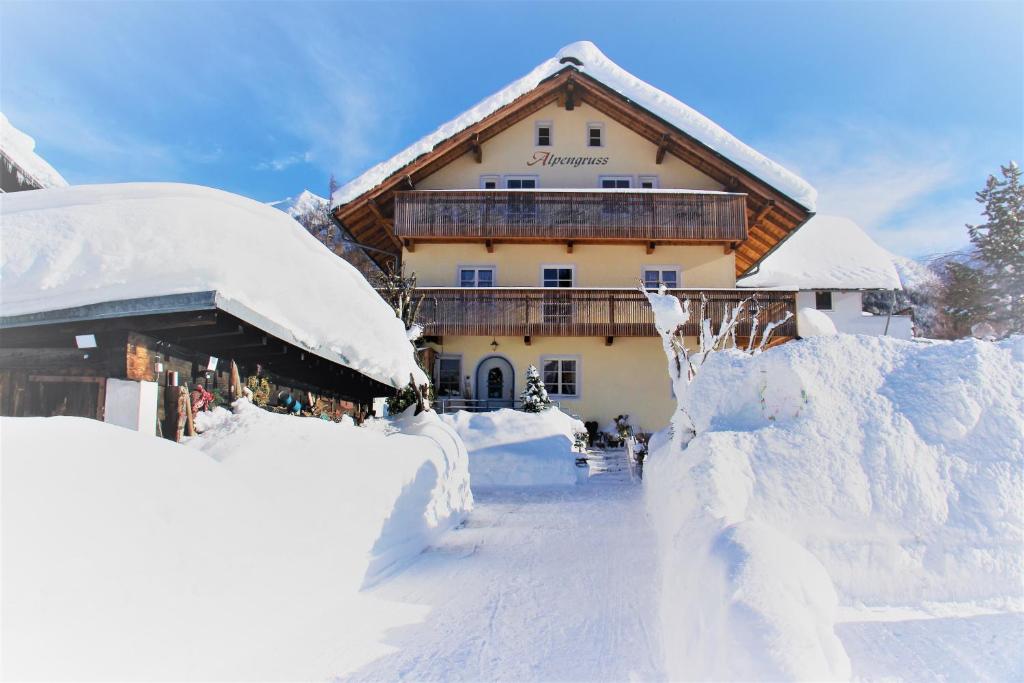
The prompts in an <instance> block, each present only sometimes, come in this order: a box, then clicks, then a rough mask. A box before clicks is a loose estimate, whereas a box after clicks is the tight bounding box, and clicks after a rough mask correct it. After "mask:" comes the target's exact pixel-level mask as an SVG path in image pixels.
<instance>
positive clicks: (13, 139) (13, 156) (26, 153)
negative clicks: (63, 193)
mask: <svg viewBox="0 0 1024 683" xmlns="http://www.w3.org/2000/svg"><path fill="white" fill-rule="evenodd" d="M0 151H3V153H4V155H5V156H6V157H7V158H8V159H10V160H11V161H13V162H14V163H15V164H17V165H18V169H17V171H16V172H20V173H24V174H28V175H29V176H31V178H32V179H33V180H35V181H36V183H38V184H39V185H42V186H43V187H44V188H45V187H67V184H68V181H66V180H64V176H62V175H61V174H60V173H58V172H57V169H55V168H54V167H53V166H50V164H49V163H48V162H47V161H46V160H45V159H43V158H42V157H41V156H39V155H38V154H36V141H35V140H33V139H32V138H31V137H30V136H29V135H26V134H25V133H23V132H22V131H20V130H18V129H17V128H15V127H14V126H13V125H12V124H11V122H10V121H8V120H7V117H6V116H4V114H3V113H0Z"/></svg>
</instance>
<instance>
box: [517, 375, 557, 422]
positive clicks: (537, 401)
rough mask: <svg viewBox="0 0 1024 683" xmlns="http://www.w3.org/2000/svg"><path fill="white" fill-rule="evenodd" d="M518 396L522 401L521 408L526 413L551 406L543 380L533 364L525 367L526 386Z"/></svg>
mask: <svg viewBox="0 0 1024 683" xmlns="http://www.w3.org/2000/svg"><path fill="white" fill-rule="evenodd" d="M519 398H521V399H522V401H523V407H522V410H523V412H526V413H539V412H542V411H545V410H547V409H548V408H550V407H551V399H550V398H548V390H547V388H546V387H545V386H544V380H542V379H541V378H540V372H538V371H537V368H536V367H535V366H533V365H531V366H530V367H528V368H527V369H526V388H525V389H523V393H522V394H520V395H519Z"/></svg>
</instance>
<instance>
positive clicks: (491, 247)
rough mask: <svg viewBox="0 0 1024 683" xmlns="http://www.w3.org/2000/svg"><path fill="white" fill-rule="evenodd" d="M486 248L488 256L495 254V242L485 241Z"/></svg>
mask: <svg viewBox="0 0 1024 683" xmlns="http://www.w3.org/2000/svg"><path fill="white" fill-rule="evenodd" d="M484 246H485V247H487V253H488V254H493V253H494V242H493V241H491V240H484Z"/></svg>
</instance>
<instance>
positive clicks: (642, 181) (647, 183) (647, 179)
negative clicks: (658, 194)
mask: <svg viewBox="0 0 1024 683" xmlns="http://www.w3.org/2000/svg"><path fill="white" fill-rule="evenodd" d="M637 187H639V188H640V189H641V190H657V189H658V176H656V175H642V176H638V177H637Z"/></svg>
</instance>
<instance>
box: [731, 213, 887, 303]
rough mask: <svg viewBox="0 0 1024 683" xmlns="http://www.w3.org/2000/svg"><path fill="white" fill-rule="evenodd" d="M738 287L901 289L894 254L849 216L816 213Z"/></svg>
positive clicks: (741, 280) (738, 281)
mask: <svg viewBox="0 0 1024 683" xmlns="http://www.w3.org/2000/svg"><path fill="white" fill-rule="evenodd" d="M736 286H737V287H796V288H799V289H900V276H899V273H898V272H897V270H896V267H895V265H893V255H892V254H891V253H889V252H888V251H886V250H885V249H883V248H882V247H880V246H879V245H878V244H877V243H876V242H875V241H874V240H873V239H871V238H870V237H868V235H867V233H865V232H864V231H863V230H862V229H861V228H860V226H859V225H857V224H856V223H854V222H853V221H852V220H850V219H849V218H843V217H842V216H828V215H824V214H819V215H816V216H814V217H813V218H811V219H810V220H809V221H807V223H805V224H804V226H803V227H801V228H800V229H798V230H797V231H796V232H795V233H793V235H792V236H791V237H790V238H789V239H787V240H786V241H785V242H783V243H782V244H781V245H780V246H779V248H778V249H776V250H775V251H773V252H772V253H771V254H769V255H768V256H767V257H766V258H765V259H764V260H763V261H762V262H761V266H760V268H758V270H757V272H755V273H753V274H751V275H748V276H746V277H744V278H741V279H740V280H737V282H736Z"/></svg>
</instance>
